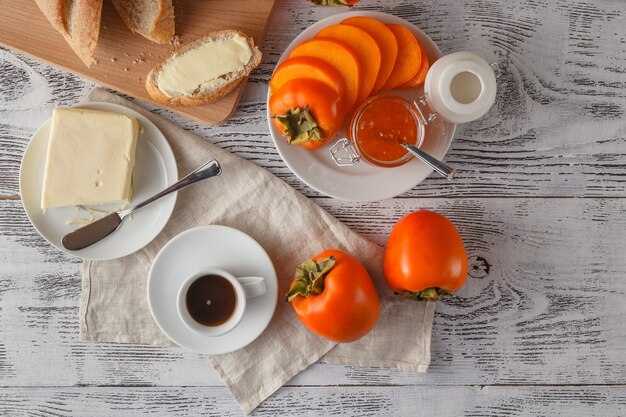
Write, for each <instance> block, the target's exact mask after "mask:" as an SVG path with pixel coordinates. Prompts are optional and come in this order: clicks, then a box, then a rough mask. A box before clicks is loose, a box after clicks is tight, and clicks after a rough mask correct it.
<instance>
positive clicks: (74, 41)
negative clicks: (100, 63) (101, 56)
mask: <svg viewBox="0 0 626 417" xmlns="http://www.w3.org/2000/svg"><path fill="white" fill-rule="evenodd" d="M35 2H36V3H37V6H39V9H41V11H42V13H43V14H44V16H46V18H47V19H48V21H50V24H52V27H54V28H55V29H56V30H57V31H59V32H60V33H61V34H62V35H63V37H64V38H65V41H66V42H67V43H68V44H69V45H70V47H71V48H72V49H73V50H74V52H75V53H76V55H78V57H79V58H80V59H81V60H82V61H83V62H84V63H85V65H87V66H88V67H89V66H91V64H93V63H94V62H95V60H94V53H95V51H96V45H97V43H98V34H99V33H100V15H101V14H102V0H35Z"/></svg>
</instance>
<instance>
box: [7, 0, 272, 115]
mask: <svg viewBox="0 0 626 417" xmlns="http://www.w3.org/2000/svg"><path fill="white" fill-rule="evenodd" d="M273 5H274V0H175V1H174V12H175V15H176V33H177V34H178V35H179V38H180V44H181V45H185V44H187V43H189V42H191V41H193V40H195V39H196V38H198V37H200V36H203V35H205V34H207V33H208V32H211V31H214V30H220V29H239V30H241V31H243V32H245V33H247V34H249V35H250V36H252V37H253V38H254V41H255V42H256V44H257V45H260V44H261V41H262V40H263V33H264V32H265V26H266V25H267V21H268V19H269V16H270V13H271V11H272V7H273ZM0 28H1V29H0V45H3V46H6V47H9V48H12V49H15V50H18V51H20V52H23V53H25V54H28V55H31V56H34V57H36V58H39V59H42V60H44V61H46V62H48V63H50V64H52V65H54V66H57V67H60V68H63V69H66V70H68V71H71V72H73V73H76V74H78V75H81V76H83V77H85V78H88V79H90V80H93V81H95V82H97V83H99V84H102V85H104V86H107V87H110V88H113V89H115V90H118V91H121V92H122V93H125V94H128V95H131V96H134V97H137V98H140V99H142V100H146V101H152V100H151V99H150V97H149V96H148V93H147V92H146V90H145V88H144V82H145V79H146V76H147V75H148V72H150V70H151V69H152V68H153V67H154V66H155V65H156V64H158V63H159V62H161V61H162V60H163V59H165V58H166V57H167V56H168V55H169V54H170V53H171V52H172V51H174V50H175V49H176V48H175V47H173V46H171V45H159V44H156V43H154V42H151V41H149V40H147V39H145V38H144V37H143V36H141V35H138V34H135V33H132V32H131V31H130V30H129V29H128V28H127V27H126V26H125V25H124V23H123V22H122V20H121V19H120V18H119V16H118V15H117V12H116V11H115V9H114V8H113V5H112V4H111V2H110V1H108V0H105V1H104V6H103V10H102V24H101V27H100V38H99V40H98V48H97V50H96V56H95V58H96V60H97V63H95V64H92V65H91V68H87V66H86V65H85V64H83V63H82V61H81V60H80V59H79V58H78V57H77V56H76V55H75V54H74V52H73V51H72V49H71V48H70V47H69V46H68V45H67V44H66V43H65V40H64V39H63V36H61V34H60V33H58V32H57V31H55V30H54V29H53V28H52V26H51V25H50V24H49V22H48V20H47V19H46V18H45V17H44V15H43V14H42V13H41V11H40V10H39V8H38V7H37V5H36V4H35V2H34V1H33V0H1V1H0ZM261 50H263V49H262V48H261ZM244 87H245V81H244V82H242V83H241V85H240V86H238V87H237V88H236V89H235V90H234V91H232V92H231V93H230V94H228V95H226V96H225V97H223V98H222V99H220V100H218V101H215V102H213V103H209V104H206V105H204V106H196V107H169V109H170V110H172V111H175V112H176V113H180V114H182V115H184V116H187V117H190V118H192V119H195V120H198V121H200V122H204V123H209V124H219V123H222V122H224V121H225V120H226V119H228V117H229V116H230V115H231V114H232V113H233V112H234V111H235V108H236V107H237V103H238V102H239V97H240V96H241V93H242V91H243V89H244Z"/></svg>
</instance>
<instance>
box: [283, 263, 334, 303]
mask: <svg viewBox="0 0 626 417" xmlns="http://www.w3.org/2000/svg"><path fill="white" fill-rule="evenodd" d="M333 266H335V257H334V256H331V257H329V258H326V259H322V260H320V261H319V262H315V261H314V260H313V259H307V260H306V261H304V262H302V263H301V264H300V265H298V267H297V268H296V274H295V277H294V282H293V285H292V286H291V288H290V289H289V292H288V293H287V302H291V300H293V299H294V298H296V297H297V296H299V295H301V296H303V297H308V296H309V295H311V294H321V293H322V291H324V278H325V277H326V275H327V274H328V273H329V272H330V270H331V269H332V268H333Z"/></svg>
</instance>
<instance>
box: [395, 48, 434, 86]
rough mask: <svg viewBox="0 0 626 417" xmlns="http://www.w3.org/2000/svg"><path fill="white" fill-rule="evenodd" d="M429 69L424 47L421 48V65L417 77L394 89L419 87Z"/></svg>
mask: <svg viewBox="0 0 626 417" xmlns="http://www.w3.org/2000/svg"><path fill="white" fill-rule="evenodd" d="M429 69H430V62H429V60H428V55H426V50H425V49H424V47H422V64H421V65H420V69H419V71H417V75H416V76H415V77H413V78H411V79H410V80H409V81H407V82H405V83H404V84H402V85H399V86H398V87H396V88H416V87H419V86H420V85H422V84H424V81H426V74H427V73H428V70H429Z"/></svg>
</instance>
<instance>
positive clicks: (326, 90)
mask: <svg viewBox="0 0 626 417" xmlns="http://www.w3.org/2000/svg"><path fill="white" fill-rule="evenodd" d="M269 110H270V114H271V115H272V119H273V120H274V124H275V125H276V127H277V128H278V129H279V130H280V131H281V132H282V134H283V135H285V137H286V138H287V142H289V143H290V144H291V145H301V146H302V147H304V148H308V149H316V148H320V147H322V146H324V145H325V144H326V143H328V142H329V141H330V140H331V139H332V138H333V137H334V136H335V135H336V134H337V132H338V131H339V128H340V127H341V124H342V123H343V118H344V115H345V112H344V107H343V102H342V99H341V97H340V96H339V94H337V92H336V91H335V90H333V89H332V88H330V87H329V86H328V85H326V84H324V83H322V82H321V81H318V80H313V79H307V78H296V79H294V80H291V81H288V82H286V83H285V84H283V86H282V87H280V88H279V89H278V90H277V91H276V92H274V93H272V95H271V96H270V100H269Z"/></svg>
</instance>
